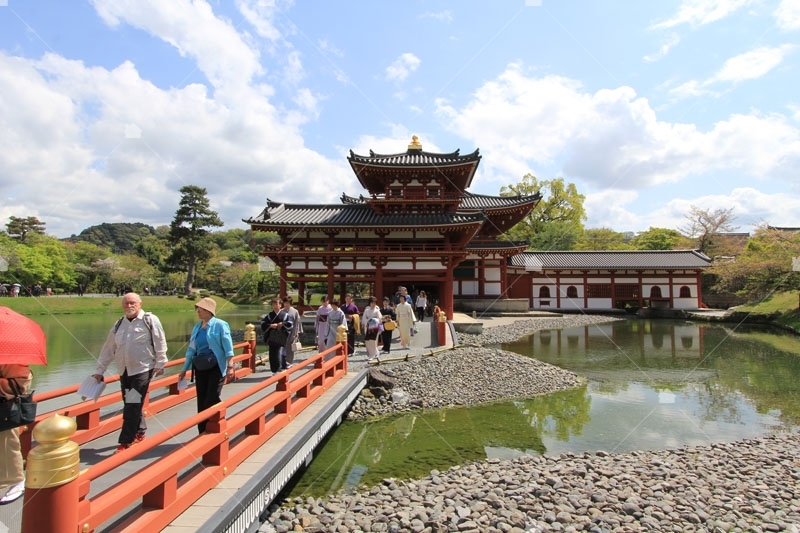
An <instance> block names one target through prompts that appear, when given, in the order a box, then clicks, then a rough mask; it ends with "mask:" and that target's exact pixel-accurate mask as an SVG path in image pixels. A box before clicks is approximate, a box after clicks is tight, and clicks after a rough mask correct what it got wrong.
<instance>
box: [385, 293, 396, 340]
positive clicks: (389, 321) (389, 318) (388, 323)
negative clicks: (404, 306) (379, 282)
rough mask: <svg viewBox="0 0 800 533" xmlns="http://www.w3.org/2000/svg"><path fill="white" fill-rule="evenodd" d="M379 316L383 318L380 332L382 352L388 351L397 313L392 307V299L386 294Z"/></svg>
mask: <svg viewBox="0 0 800 533" xmlns="http://www.w3.org/2000/svg"><path fill="white" fill-rule="evenodd" d="M381 317H382V320H383V331H382V332H381V340H382V341H383V348H382V349H381V352H382V353H389V352H390V351H391V350H392V335H393V334H394V329H395V323H394V321H395V320H397V315H396V314H395V312H394V309H392V301H391V300H390V299H389V297H388V296H384V298H383V307H381Z"/></svg>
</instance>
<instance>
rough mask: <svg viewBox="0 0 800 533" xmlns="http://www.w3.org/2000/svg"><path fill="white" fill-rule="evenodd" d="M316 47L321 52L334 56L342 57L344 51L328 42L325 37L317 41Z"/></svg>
mask: <svg viewBox="0 0 800 533" xmlns="http://www.w3.org/2000/svg"><path fill="white" fill-rule="evenodd" d="M317 49H318V50H319V51H320V52H322V53H323V55H334V56H336V57H344V52H343V51H341V50H340V49H339V48H337V47H336V46H334V45H333V44H331V43H330V42H328V40H327V39H320V40H319V41H317Z"/></svg>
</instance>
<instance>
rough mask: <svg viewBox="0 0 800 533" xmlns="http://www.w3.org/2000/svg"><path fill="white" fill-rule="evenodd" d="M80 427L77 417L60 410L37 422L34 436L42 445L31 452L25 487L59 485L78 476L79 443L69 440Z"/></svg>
mask: <svg viewBox="0 0 800 533" xmlns="http://www.w3.org/2000/svg"><path fill="white" fill-rule="evenodd" d="M77 427H78V426H77V424H76V423H75V420H73V419H72V418H70V417H66V416H62V415H58V414H56V415H53V416H51V417H49V418H46V419H44V420H42V421H41V422H39V423H38V424H37V425H36V427H35V428H34V429H33V438H34V439H36V442H38V443H39V445H38V446H36V447H35V448H33V449H32V450H31V451H30V453H29V454H28V467H27V475H26V477H25V486H26V487H28V488H32V489H41V488H50V487H57V486H59V485H63V484H64V483H69V482H70V481H72V480H74V479H75V478H77V477H78V473H79V469H80V456H79V452H80V447H79V446H78V444H77V443H75V442H73V441H71V440H70V437H71V436H72V435H73V434H74V433H75V431H76V429H77Z"/></svg>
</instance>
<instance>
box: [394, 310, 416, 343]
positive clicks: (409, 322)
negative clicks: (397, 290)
mask: <svg viewBox="0 0 800 533" xmlns="http://www.w3.org/2000/svg"><path fill="white" fill-rule="evenodd" d="M395 313H397V324H398V326H397V328H398V329H399V330H400V348H410V347H411V331H412V329H413V328H414V320H415V319H414V308H413V307H411V304H410V303H408V300H406V299H405V298H400V303H399V304H397V305H396V306H395Z"/></svg>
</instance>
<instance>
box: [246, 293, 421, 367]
mask: <svg viewBox="0 0 800 533" xmlns="http://www.w3.org/2000/svg"><path fill="white" fill-rule="evenodd" d="M427 307H428V301H427V297H426V295H425V291H420V294H419V295H418V296H417V298H416V300H414V299H412V297H411V295H410V294H408V290H407V289H406V287H402V286H401V287H398V289H397V292H396V293H395V295H394V298H389V297H388V296H386V297H384V298H383V301H382V302H381V303H380V305H379V302H378V298H377V297H375V296H372V297H370V299H369V303H368V304H367V305H366V306H365V307H364V309H363V310H360V309H359V308H358V306H357V305H356V304H355V303H354V302H353V295H352V294H347V295H346V296H345V299H344V302H340V301H338V300H330V299H329V298H328V297H327V296H323V297H322V303H321V305H320V306H319V308H318V309H317V312H316V316H315V318H314V331H315V333H316V336H317V349H318V350H319V351H323V350H326V349H328V348H330V347H331V346H333V345H334V344H335V343H336V330H337V328H338V327H339V326H340V325H344V326H345V327H346V328H347V353H348V354H352V353H354V351H355V342H356V336H357V335H361V334H363V335H364V347H365V348H366V351H367V359H368V360H375V359H377V358H378V357H379V351H380V353H382V354H388V353H390V352H391V348H392V338H393V336H394V332H395V331H397V332H398V334H399V336H400V349H407V348H409V347H410V345H411V337H412V336H413V335H414V328H415V324H416V323H417V322H418V321H420V322H421V321H423V320H424V317H425V314H426V312H427ZM262 329H263V322H262ZM379 343H380V350H379Z"/></svg>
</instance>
